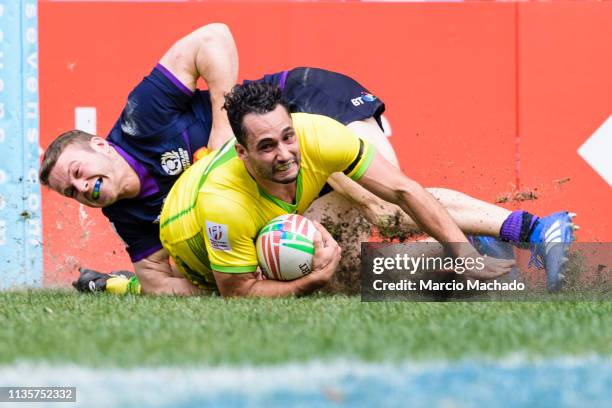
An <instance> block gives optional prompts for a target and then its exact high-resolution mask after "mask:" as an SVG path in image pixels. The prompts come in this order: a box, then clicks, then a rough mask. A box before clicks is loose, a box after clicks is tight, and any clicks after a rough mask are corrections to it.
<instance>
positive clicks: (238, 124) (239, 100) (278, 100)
mask: <svg viewBox="0 0 612 408" xmlns="http://www.w3.org/2000/svg"><path fill="white" fill-rule="evenodd" d="M278 105H281V106H284V107H285V109H286V110H287V113H289V104H288V103H287V102H286V101H285V99H284V98H283V95H282V92H281V90H280V88H279V87H277V86H276V85H271V84H266V83H258V82H250V83H248V84H244V85H236V86H234V88H232V91H231V92H230V93H228V94H226V95H225V104H224V105H223V108H224V109H225V110H226V111H227V117H228V119H229V122H230V125H231V126H232V130H233V131H234V135H235V136H236V139H237V140H238V143H240V144H241V145H243V146H245V147H246V137H245V136H246V132H245V130H244V127H243V120H244V117H245V116H246V115H248V114H249V113H255V114H257V115H263V114H265V113H268V112H272V111H273V110H274V109H276V107H277V106H278Z"/></svg>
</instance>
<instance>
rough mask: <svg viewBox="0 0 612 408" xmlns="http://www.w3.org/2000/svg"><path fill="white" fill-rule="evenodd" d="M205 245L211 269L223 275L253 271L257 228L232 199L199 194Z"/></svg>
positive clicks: (255, 259) (255, 261)
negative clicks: (200, 195)
mask: <svg viewBox="0 0 612 408" xmlns="http://www.w3.org/2000/svg"><path fill="white" fill-rule="evenodd" d="M200 199H201V200H203V202H204V203H206V204H205V205H204V206H203V207H204V208H203V209H202V215H203V216H202V217H201V218H200V220H202V223H203V224H204V225H203V227H204V228H205V236H206V239H205V243H206V250H207V252H208V259H209V261H210V266H211V269H212V270H214V271H217V272H225V273H247V272H255V271H256V270H257V265H258V262H257V251H256V249H255V241H254V239H255V238H256V237H257V228H256V227H255V225H254V223H253V221H252V217H251V216H250V214H249V212H248V211H247V209H246V208H244V207H243V206H242V205H241V204H239V203H237V202H235V201H234V200H232V199H229V198H226V197H223V196H219V195H217V194H206V193H202V197H200Z"/></svg>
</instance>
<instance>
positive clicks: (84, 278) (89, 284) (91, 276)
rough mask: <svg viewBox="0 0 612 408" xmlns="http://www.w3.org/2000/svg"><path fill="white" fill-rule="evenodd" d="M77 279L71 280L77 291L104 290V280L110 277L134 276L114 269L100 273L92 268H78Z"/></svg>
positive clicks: (127, 277)
mask: <svg viewBox="0 0 612 408" xmlns="http://www.w3.org/2000/svg"><path fill="white" fill-rule="evenodd" d="M79 273H80V275H79V279H77V280H76V281H74V282H72V286H74V288H75V289H76V290H78V291H79V292H86V293H90V292H104V291H105V290H106V281H108V280H109V279H110V278H116V277H119V276H123V277H125V278H126V279H129V278H131V277H132V276H136V275H135V274H134V273H132V272H128V271H114V272H111V273H100V272H98V271H94V270H93V269H87V268H79Z"/></svg>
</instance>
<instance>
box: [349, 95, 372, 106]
mask: <svg viewBox="0 0 612 408" xmlns="http://www.w3.org/2000/svg"><path fill="white" fill-rule="evenodd" d="M375 100H376V97H375V96H374V95H372V94H369V93H367V92H361V95H360V96H358V97H357V98H353V99H351V103H352V104H353V105H354V106H360V105H364V104H366V103H367V102H374V101H375Z"/></svg>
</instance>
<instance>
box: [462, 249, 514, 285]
mask: <svg viewBox="0 0 612 408" xmlns="http://www.w3.org/2000/svg"><path fill="white" fill-rule="evenodd" d="M467 257H471V258H473V259H474V260H476V259H479V260H481V261H482V263H479V262H473V263H472V264H473V265H474V267H472V268H469V269H466V271H465V273H464V275H465V276H466V277H468V278H471V279H495V278H498V277H500V276H502V275H505V274H507V273H509V272H510V271H511V270H512V267H513V266H514V265H515V264H516V261H515V260H514V259H498V258H493V257H490V256H487V255H481V254H479V253H478V252H476V251H475V250H474V253H473V254H471V255H468V256H467ZM483 266H484V267H483Z"/></svg>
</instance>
